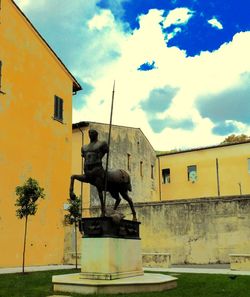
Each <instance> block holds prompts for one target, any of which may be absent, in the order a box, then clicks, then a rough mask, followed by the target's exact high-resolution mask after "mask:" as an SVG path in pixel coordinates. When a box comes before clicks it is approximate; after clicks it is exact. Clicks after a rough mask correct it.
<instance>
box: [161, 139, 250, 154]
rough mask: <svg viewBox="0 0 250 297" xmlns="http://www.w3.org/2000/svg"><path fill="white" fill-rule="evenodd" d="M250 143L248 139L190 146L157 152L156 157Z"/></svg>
mask: <svg viewBox="0 0 250 297" xmlns="http://www.w3.org/2000/svg"><path fill="white" fill-rule="evenodd" d="M247 143H250V140H247V141H242V142H233V143H225V144H218V145H211V146H206V147H198V148H192V149H187V150H183V151H182V150H180V151H177V152H167V153H158V154H156V156H157V157H161V156H168V155H176V154H182V153H189V152H194V151H202V150H208V149H214V148H220V147H227V146H234V145H240V144H247Z"/></svg>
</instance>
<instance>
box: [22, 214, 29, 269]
mask: <svg viewBox="0 0 250 297" xmlns="http://www.w3.org/2000/svg"><path fill="white" fill-rule="evenodd" d="M27 226H28V216H25V227H24V240H23V266H22V268H23V269H22V272H23V273H24V264H25V250H26V238H27Z"/></svg>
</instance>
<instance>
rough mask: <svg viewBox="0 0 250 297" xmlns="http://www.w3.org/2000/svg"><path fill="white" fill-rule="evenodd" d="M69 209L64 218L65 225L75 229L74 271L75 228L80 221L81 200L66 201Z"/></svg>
mask: <svg viewBox="0 0 250 297" xmlns="http://www.w3.org/2000/svg"><path fill="white" fill-rule="evenodd" d="M68 202H69V207H68V209H67V211H68V212H69V213H68V214H66V215H65V216H64V219H65V224H66V225H72V224H74V227H75V258H76V269H77V226H78V225H79V221H80V220H81V209H80V208H81V199H80V198H78V197H76V198H75V200H72V199H68Z"/></svg>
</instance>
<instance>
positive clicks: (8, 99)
mask: <svg viewBox="0 0 250 297" xmlns="http://www.w3.org/2000/svg"><path fill="white" fill-rule="evenodd" d="M0 40H1V42H0V61H1V63H0V70H1V73H0V79H1V81H0V126H1V133H0V176H1V186H0V197H1V199H0V238H1V253H0V267H7V266H20V265H21V263H22V245H23V230H24V221H21V220H18V219H17V218H16V215H15V211H16V207H15V206H14V204H15V201H16V199H17V197H16V195H15V187H16V186H17V185H22V184H23V182H24V181H25V180H26V179H27V178H29V177H32V178H35V179H37V180H38V182H39V184H40V186H41V187H43V188H44V189H45V194H46V197H45V200H42V201H40V202H39V207H38V212H37V214H36V216H33V217H30V218H29V222H28V238H27V256H26V264H27V265H41V264H55V263H62V261H63V242H64V228H63V215H64V210H63V203H64V202H65V201H66V200H67V198H68V187H69V178H70V175H71V150H72V145H71V138H72V92H76V91H78V90H80V89H81V87H80V85H79V84H78V82H77V81H76V79H75V78H74V77H73V76H72V74H71V73H70V72H69V71H68V70H67V68H66V67H65V66H64V64H63V63H62V62H61V60H60V59H59V58H58V57H57V55H56V54H55V53H54V52H53V50H52V49H51V48H50V47H49V45H48V44H47V43H46V41H45V40H44V39H43V38H42V37H41V35H40V34H39V33H38V32H37V31H36V29H35V28H34V27H33V25H32V24H31V23H30V22H29V20H28V19H27V18H26V17H25V15H24V14H23V13H22V12H21V11H20V10H19V8H18V7H17V6H16V5H15V3H14V1H11V0H2V1H1V9H0Z"/></svg>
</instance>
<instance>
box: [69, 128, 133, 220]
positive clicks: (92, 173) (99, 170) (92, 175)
mask: <svg viewBox="0 0 250 297" xmlns="http://www.w3.org/2000/svg"><path fill="white" fill-rule="evenodd" d="M89 138H90V143H89V144H88V145H85V146H83V147H82V149H81V154H82V157H83V158H84V174H81V175H72V176H71V183H70V198H71V199H72V200H74V199H75V197H76V196H75V194H74V181H75V179H76V180H78V181H80V182H82V183H90V184H91V185H93V186H95V187H96V188H97V191H98V195H99V199H100V203H101V216H105V211H106V209H105V205H104V199H103V191H104V190H106V191H108V192H109V193H110V195H111V196H112V197H113V198H114V199H115V200H116V202H115V205H114V210H116V209H117V207H118V206H119V204H120V202H121V198H120V195H121V196H122V197H123V198H124V199H125V200H126V201H127V202H128V203H129V206H130V208H131V211H132V214H133V220H134V221H136V212H135V209H134V205H133V201H132V199H131V198H130V197H129V195H128V191H131V190H132V189H131V182H130V176H129V174H128V173H127V172H126V171H124V170H122V169H117V170H110V171H108V172H107V181H106V182H105V175H106V173H105V170H104V168H103V166H102V158H103V157H104V156H105V154H107V153H108V151H109V148H108V144H107V142H106V141H99V140H98V132H97V131H96V130H93V129H91V130H89ZM105 183H106V189H105Z"/></svg>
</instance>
